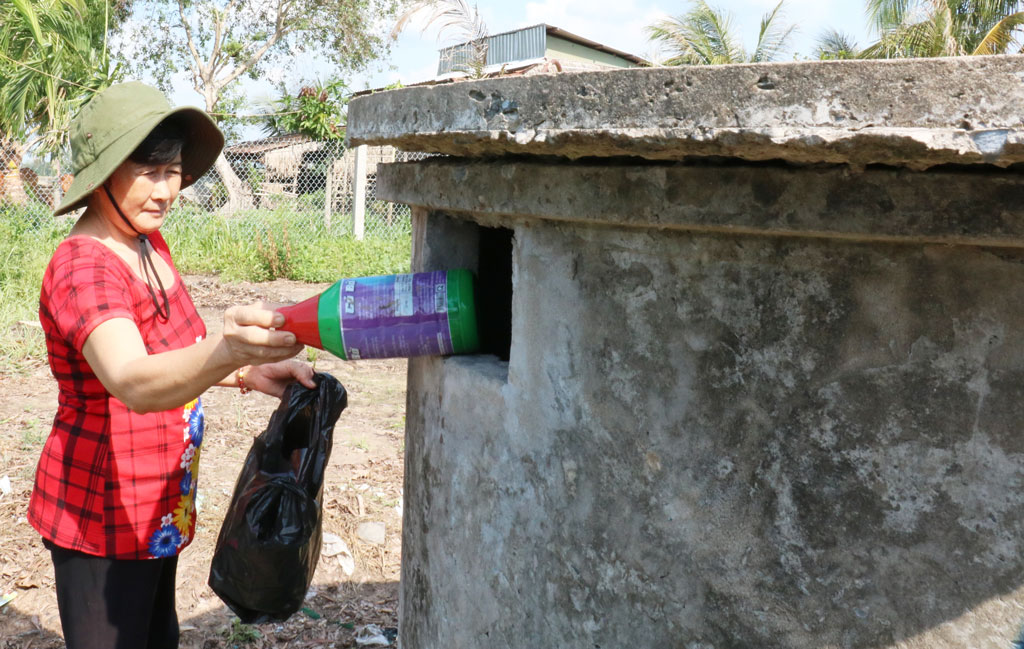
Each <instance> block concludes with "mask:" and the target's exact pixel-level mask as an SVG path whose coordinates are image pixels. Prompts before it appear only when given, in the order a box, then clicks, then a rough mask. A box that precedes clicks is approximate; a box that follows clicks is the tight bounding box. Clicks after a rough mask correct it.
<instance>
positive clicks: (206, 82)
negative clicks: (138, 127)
mask: <svg viewBox="0 0 1024 649" xmlns="http://www.w3.org/2000/svg"><path fill="white" fill-rule="evenodd" d="M398 3H399V0H177V1H176V2H168V1H167V0H136V3H135V4H136V9H137V11H136V15H137V16H139V17H140V20H139V21H138V23H139V24H138V26H137V32H138V33H137V34H134V35H133V37H131V38H126V39H125V46H126V49H125V55H126V56H127V57H130V58H132V59H135V60H136V61H138V62H139V65H138V67H139V68H140V69H145V70H148V71H150V72H151V73H152V74H153V75H154V77H155V78H156V79H157V80H158V82H159V83H160V84H161V85H162V86H163V87H165V88H166V87H169V85H170V80H171V78H172V76H173V75H174V74H176V73H178V72H182V71H186V72H187V73H188V75H189V77H190V79H191V81H192V86H193V88H195V90H196V92H198V93H199V94H200V95H202V97H203V100H204V102H205V108H206V110H207V112H209V113H211V114H212V115H214V117H216V118H218V119H221V120H223V119H224V118H226V117H229V115H226V114H224V113H225V112H226V111H224V110H223V108H224V106H223V101H224V98H225V97H226V96H228V93H229V92H230V90H231V89H232V88H233V87H235V84H236V83H237V82H238V81H239V79H240V78H241V77H242V76H248V77H251V78H253V79H256V78H259V77H261V76H263V75H264V74H265V73H266V72H267V71H268V70H270V69H277V70H278V71H282V72H283V73H285V74H287V73H289V72H294V70H295V69H296V68H297V67H298V66H301V65H306V66H308V65H309V64H310V62H312V61H316V62H318V63H322V64H326V65H329V66H330V67H331V68H333V71H334V73H335V74H339V75H341V74H344V73H347V72H353V71H358V70H362V69H365V68H366V67H368V66H369V65H370V64H371V63H372V62H373V61H374V60H376V59H378V58H379V57H380V56H381V55H382V54H383V53H384V52H385V51H386V50H387V42H386V41H385V38H384V35H383V34H381V33H379V30H378V29H377V25H379V24H380V21H381V20H387V19H388V18H389V17H391V16H393V15H394V14H395V13H396V12H397V10H398ZM143 17H144V20H141V18H143ZM133 46H135V47H137V48H138V51H137V52H136V53H134V55H133V53H132V52H130V51H129V50H130V48H131V47H133ZM216 169H217V172H218V173H219V175H220V177H221V179H222V181H223V182H224V185H225V188H226V189H227V192H228V202H227V203H226V205H225V210H226V211H228V212H232V211H235V210H238V209H244V208H247V207H251V206H252V198H251V194H250V192H249V190H248V187H247V185H246V184H245V183H243V182H242V181H241V180H239V178H238V177H237V175H236V174H235V173H234V171H233V170H232V169H231V165H230V164H228V162H227V160H226V159H225V157H224V156H223V155H221V156H220V158H218V160H217V163H216Z"/></svg>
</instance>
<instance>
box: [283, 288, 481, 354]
mask: <svg viewBox="0 0 1024 649" xmlns="http://www.w3.org/2000/svg"><path fill="white" fill-rule="evenodd" d="M278 311H280V312H281V313H282V314H284V317H285V324H284V326H283V327H281V329H282V330H285V331H291V332H292V333H294V334H295V336H296V338H298V340H299V342H301V343H303V344H306V345H309V346H311V347H317V348H319V349H325V350H327V351H329V352H331V353H332V354H334V355H335V356H338V357H339V358H342V359H344V360H359V359H366V358H408V357H412V356H444V355H448V354H469V353H473V352H475V351H477V349H478V348H479V337H478V335H477V323H476V309H475V306H474V303H473V273H472V272H470V271H468V270H447V271H445V270H439V271H432V272H427V273H409V274H404V275H381V276H377V277H360V278H349V279H342V280H339V281H338V282H336V283H335V284H334V285H333V286H331V287H330V288H329V289H327V290H326V291H324V292H323V293H321V294H319V295H316V296H314V297H311V298H309V299H308V300H305V301H303V302H299V303H298V304H295V305H292V306H288V307H283V308H280V309H278Z"/></svg>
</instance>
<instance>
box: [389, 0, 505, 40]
mask: <svg viewBox="0 0 1024 649" xmlns="http://www.w3.org/2000/svg"><path fill="white" fill-rule="evenodd" d="M425 11H430V12H431V13H430V17H429V18H428V19H427V21H426V23H425V24H424V26H423V31H424V32H425V31H426V30H427V29H429V28H430V27H431V26H432V25H434V24H435V23H440V26H439V27H438V38H440V37H441V34H443V33H444V32H446V31H448V30H449V29H455V30H457V32H458V33H460V34H461V35H462V40H463V41H466V42H469V41H475V40H480V39H482V38H487V25H485V24H484V21H483V18H482V17H481V16H480V11H479V9H478V8H477V6H476V5H473V6H472V7H470V6H469V4H468V3H467V2H466V1H465V0H419V1H417V2H413V3H412V4H411V5H410V6H409V8H408V9H406V10H405V11H404V12H403V13H402V15H401V16H399V18H398V21H397V22H396V23H395V26H394V28H393V29H392V30H391V37H392V38H397V37H398V35H399V34H400V33H401V32H402V31H403V30H404V29H405V28H406V26H408V24H409V22H410V21H411V20H412V19H413V17H415V16H417V15H419V14H420V13H423V12H425Z"/></svg>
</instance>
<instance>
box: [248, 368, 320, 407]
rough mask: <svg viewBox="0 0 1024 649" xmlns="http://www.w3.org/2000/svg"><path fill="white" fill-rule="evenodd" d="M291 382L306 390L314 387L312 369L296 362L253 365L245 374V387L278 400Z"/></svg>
mask: <svg viewBox="0 0 1024 649" xmlns="http://www.w3.org/2000/svg"><path fill="white" fill-rule="evenodd" d="M292 381H298V382H299V383H301V384H302V385H304V386H306V387H307V388H315V387H316V382H314V381H313V368H312V367H311V366H309V365H307V364H306V363H302V362H300V361H296V360H288V361H281V362H279V363H266V364H264V365H254V366H253V367H251V368H249V371H248V372H246V373H245V385H246V387H250V388H252V389H253V390H259V391H260V392H262V393H264V394H269V395H270V396H272V397H277V398H278V399H280V398H281V395H283V394H284V389H285V388H286V387H287V386H288V384H289V383H291V382H292Z"/></svg>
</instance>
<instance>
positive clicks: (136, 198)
mask: <svg viewBox="0 0 1024 649" xmlns="http://www.w3.org/2000/svg"><path fill="white" fill-rule="evenodd" d="M107 186H108V187H109V188H110V193H111V194H113V195H114V200H116V201H117V204H118V205H119V206H120V207H121V211H122V212H124V215H125V216H126V217H128V220H129V221H131V223H132V225H134V226H135V229H136V230H138V231H139V232H141V233H142V234H149V233H150V232H155V231H156V230H158V229H160V226H161V225H163V223H164V219H165V218H166V217H167V210H169V209H170V208H171V205H172V204H173V203H174V199H175V198H177V197H178V192H179V191H181V155H178V156H176V157H175V159H174V160H172V161H171V162H169V163H167V164H155V163H140V162H133V161H131V160H125V161H124V162H123V163H121V166H120V167H118V168H117V169H116V170H115V171H114V173H113V174H112V175H111V176H110V178H109V179H108V180H107ZM110 216H112V217H113V221H114V225H115V226H117V227H118V229H119V230H121V231H122V232H124V233H125V234H128V235H129V236H133V237H134V236H135V233H134V232H131V231H130V230H129V228H128V226H127V225H125V223H124V221H122V220H121V217H119V216H118V215H117V213H116V212H114V213H113V214H111V215H110Z"/></svg>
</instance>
